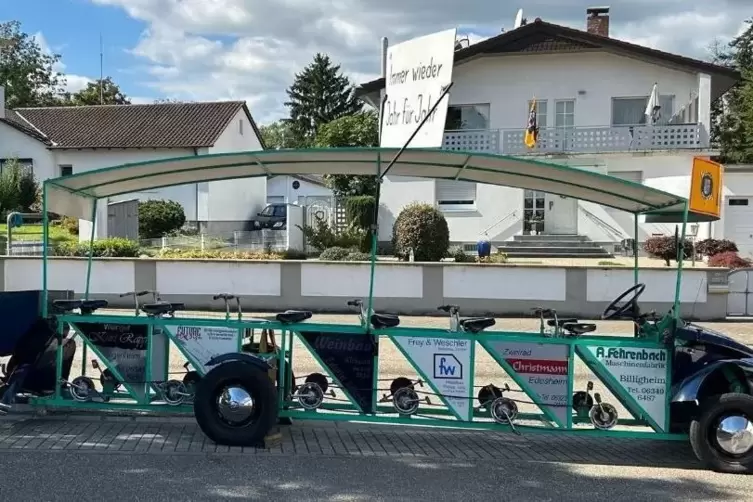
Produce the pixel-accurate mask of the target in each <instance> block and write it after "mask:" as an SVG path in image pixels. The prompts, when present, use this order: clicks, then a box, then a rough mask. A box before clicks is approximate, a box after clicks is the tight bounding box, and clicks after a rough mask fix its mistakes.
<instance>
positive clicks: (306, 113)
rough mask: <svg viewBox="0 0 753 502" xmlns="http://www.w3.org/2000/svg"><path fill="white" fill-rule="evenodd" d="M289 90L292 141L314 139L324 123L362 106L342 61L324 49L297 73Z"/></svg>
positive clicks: (351, 112)
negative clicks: (341, 70)
mask: <svg viewBox="0 0 753 502" xmlns="http://www.w3.org/2000/svg"><path fill="white" fill-rule="evenodd" d="M287 93H288V98H289V101H287V102H286V103H285V106H287V107H288V108H289V110H290V118H288V119H286V122H287V123H288V124H289V125H290V127H291V130H292V132H293V133H294V134H295V136H296V138H294V139H293V143H312V142H313V141H314V139H315V138H316V134H317V132H318V131H319V128H320V127H321V126H322V125H324V124H327V123H328V122H331V121H333V120H335V119H338V118H340V117H344V116H346V115H353V114H354V113H357V112H358V111H360V110H361V103H360V101H359V99H358V98H357V97H356V95H355V88H354V86H353V85H352V84H351V83H350V80H349V79H348V78H347V77H346V76H344V75H342V73H341V72H340V65H334V64H333V63H332V61H331V60H330V58H329V56H327V55H325V54H321V53H317V54H316V56H314V61H313V62H312V63H311V64H309V65H308V66H306V67H305V68H304V69H303V71H301V72H300V73H297V74H296V75H295V80H294V81H293V85H291V86H290V88H288V90H287ZM291 139H292V138H291Z"/></svg>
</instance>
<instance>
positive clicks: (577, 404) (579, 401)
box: [573, 390, 594, 413]
mask: <svg viewBox="0 0 753 502" xmlns="http://www.w3.org/2000/svg"><path fill="white" fill-rule="evenodd" d="M593 406H594V398H593V397H591V395H590V394H589V393H588V392H586V391H583V390H579V391H578V392H576V393H575V394H573V410H574V411H575V412H576V413H577V412H578V411H579V410H581V409H585V410H586V413H588V411H589V410H590V409H591V408H593Z"/></svg>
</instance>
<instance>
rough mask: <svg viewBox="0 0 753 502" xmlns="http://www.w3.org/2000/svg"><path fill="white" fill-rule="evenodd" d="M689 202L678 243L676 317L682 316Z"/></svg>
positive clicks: (686, 206)
mask: <svg viewBox="0 0 753 502" xmlns="http://www.w3.org/2000/svg"><path fill="white" fill-rule="evenodd" d="M689 206H690V203H689V202H685V208H684V209H683V212H682V230H681V231H680V240H679V242H678V243H677V284H676V285H675V303H674V317H675V319H679V318H680V288H681V287H682V262H683V258H684V257H685V228H686V227H687V225H688V211H689Z"/></svg>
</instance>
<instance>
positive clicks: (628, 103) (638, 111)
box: [612, 95, 675, 126]
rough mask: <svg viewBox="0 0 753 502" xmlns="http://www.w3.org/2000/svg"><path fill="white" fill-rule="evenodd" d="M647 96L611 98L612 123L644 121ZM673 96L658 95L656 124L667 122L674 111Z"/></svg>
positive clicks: (635, 124) (634, 123)
mask: <svg viewBox="0 0 753 502" xmlns="http://www.w3.org/2000/svg"><path fill="white" fill-rule="evenodd" d="M648 98H649V97H648V96H641V97H637V98H612V125H613V126H637V125H643V124H645V123H646V106H647V105H648ZM674 104H675V97H674V96H673V95H660V96H659V106H661V110H660V114H661V115H660V117H659V121H658V122H657V123H658V124H668V123H669V120H670V119H671V118H672V116H673V113H674Z"/></svg>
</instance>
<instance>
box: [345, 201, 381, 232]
mask: <svg viewBox="0 0 753 502" xmlns="http://www.w3.org/2000/svg"><path fill="white" fill-rule="evenodd" d="M375 202H376V200H375V199H374V197H373V196H371V195H356V196H354V197H348V198H347V199H345V220H346V221H347V222H348V225H354V226H356V227H358V228H362V229H364V230H368V229H369V228H370V227H371V224H372V223H373V221H374V204H375Z"/></svg>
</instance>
